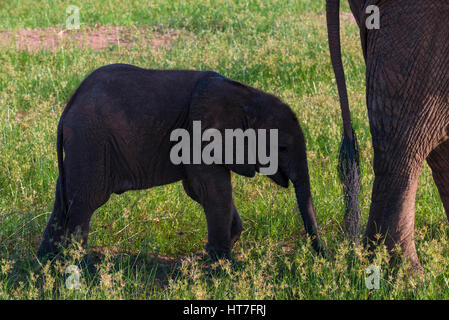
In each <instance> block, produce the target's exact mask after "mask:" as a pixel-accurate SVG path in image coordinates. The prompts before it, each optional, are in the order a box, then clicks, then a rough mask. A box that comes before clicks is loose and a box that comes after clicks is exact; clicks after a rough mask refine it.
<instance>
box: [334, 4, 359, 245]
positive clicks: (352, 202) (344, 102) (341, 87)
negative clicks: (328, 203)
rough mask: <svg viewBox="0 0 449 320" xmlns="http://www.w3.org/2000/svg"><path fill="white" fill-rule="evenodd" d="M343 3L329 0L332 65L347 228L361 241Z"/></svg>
mask: <svg viewBox="0 0 449 320" xmlns="http://www.w3.org/2000/svg"><path fill="white" fill-rule="evenodd" d="M339 7H340V1H339V0H327V1H326V19H327V32H328V39H329V50H330V55H331V60H332V67H333V69H334V73H335V78H336V81H337V87H338V94H339V98H340V107H341V116H342V119H343V130H344V132H343V139H342V142H341V146H340V157H339V171H340V172H339V173H340V178H341V180H342V182H343V189H344V190H343V191H344V196H345V204H346V213H345V228H346V231H347V232H348V233H349V235H350V236H351V237H352V239H353V240H354V241H355V242H357V241H358V235H359V220H360V208H359V202H358V197H359V192H360V178H359V176H360V169H359V151H358V145H357V139H356V136H355V133H354V130H353V129H352V124H351V112H350V110H349V103H348V93H347V90H346V83H345V73H344V70H343V63H342V59H341V46H340V17H339V11H340V10H339V9H340V8H339Z"/></svg>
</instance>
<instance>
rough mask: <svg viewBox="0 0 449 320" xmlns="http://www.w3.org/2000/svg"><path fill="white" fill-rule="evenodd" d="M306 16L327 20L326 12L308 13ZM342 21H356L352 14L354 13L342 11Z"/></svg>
mask: <svg viewBox="0 0 449 320" xmlns="http://www.w3.org/2000/svg"><path fill="white" fill-rule="evenodd" d="M306 16H307V17H316V18H320V19H323V21H326V14H325V13H307V14H306ZM340 21H341V22H347V21H351V22H355V18H354V16H353V15H352V13H350V12H340Z"/></svg>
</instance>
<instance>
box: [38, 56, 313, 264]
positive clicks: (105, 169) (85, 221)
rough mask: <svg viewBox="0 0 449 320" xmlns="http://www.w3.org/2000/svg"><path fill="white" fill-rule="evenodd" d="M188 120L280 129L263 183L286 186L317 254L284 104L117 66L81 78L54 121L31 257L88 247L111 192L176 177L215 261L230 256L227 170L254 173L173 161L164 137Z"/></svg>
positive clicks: (206, 81) (198, 76) (246, 90)
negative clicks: (74, 243)
mask: <svg viewBox="0 0 449 320" xmlns="http://www.w3.org/2000/svg"><path fill="white" fill-rule="evenodd" d="M195 120H201V126H202V130H205V129H207V128H216V129H219V130H221V131H222V133H223V130H224V129H235V128H241V129H243V130H245V129H248V128H255V129H279V170H278V171H277V172H276V173H275V174H274V175H272V176H270V178H271V179H272V180H274V181H275V182H276V183H277V184H279V185H281V186H283V187H288V184H289V181H292V183H293V185H294V187H295V191H296V196H297V202H298V206H299V209H300V212H301V215H302V217H303V220H304V225H305V228H306V231H307V232H308V234H309V235H310V236H311V237H312V244H313V246H314V248H315V249H316V250H317V251H319V252H321V246H320V240H319V238H318V231H317V224H316V220H315V213H314V210H313V204H312V196H311V193H310V183H309V174H308V167H307V159H306V146H305V142H304V137H303V134H302V131H301V128H300V126H299V124H298V121H297V119H296V116H295V115H294V113H293V112H292V111H291V109H290V108H289V107H288V106H287V105H286V104H284V103H282V102H281V101H280V100H279V99H277V98H276V97H274V96H272V95H269V94H266V93H263V92H262V91H260V90H257V89H254V88H251V87H249V86H246V85H243V84H241V83H238V82H235V81H232V80H229V79H227V78H225V77H222V76H220V75H219V74H217V73H215V72H207V71H204V72H203V71H180V70H147V69H141V68H138V67H135V66H130V65H123V64H116V65H108V66H104V67H101V68H99V69H97V70H95V71H94V72H93V73H92V74H91V75H89V76H88V77H87V78H86V79H85V80H84V81H83V83H82V84H81V85H80V86H79V88H78V89H77V90H76V92H75V94H74V95H73V96H72V98H71V99H70V101H69V103H68V105H67V107H66V109H65V110H64V112H63V114H62V116H61V119H60V122H59V126H58V142H57V145H58V163H59V178H58V182H57V185H56V199H55V204H54V208H53V212H52V214H51V217H50V220H49V222H48V225H47V227H46V229H45V231H44V236H43V241H42V243H41V246H40V248H39V251H38V255H39V256H45V255H47V254H56V253H57V252H58V250H59V249H60V246H61V245H62V246H64V245H67V240H64V239H68V238H71V237H72V236H75V237H77V239H78V240H80V241H82V243H83V245H84V246H85V247H87V242H88V233H89V223H90V219H91V216H92V214H93V213H94V211H95V210H96V209H97V208H99V207H100V206H102V205H103V204H104V203H105V202H106V201H107V200H108V199H109V197H110V195H111V194H112V193H117V194H120V193H123V192H125V191H127V190H138V189H147V188H151V187H154V186H160V185H165V184H169V183H173V182H176V181H179V180H181V181H182V184H183V186H184V189H185V191H186V193H187V194H188V195H189V196H190V197H191V198H192V199H194V200H195V201H197V202H198V203H200V204H201V206H202V207H203V208H204V212H205V214H206V220H207V227H208V244H207V246H206V249H207V251H208V252H209V254H210V255H211V256H212V257H213V258H219V257H229V255H230V253H231V248H232V246H233V244H234V243H235V241H237V240H238V239H239V237H240V233H241V230H242V222H241V220H240V217H239V214H238V212H237V209H236V207H235V205H234V202H233V198H232V185H231V172H230V171H234V172H236V173H238V174H241V175H244V176H248V177H253V176H254V175H255V172H256V171H258V169H259V168H260V166H259V165H258V164H247V163H245V164H241V165H218V164H212V165H204V164H201V165H193V164H191V165H188V164H180V165H174V164H172V162H171V161H170V150H171V148H172V146H173V145H174V144H175V143H176V142H170V134H171V132H172V131H173V130H174V129H177V128H184V129H186V130H189V132H190V133H191V130H192V122H193V121H195ZM191 136H192V133H191ZM223 136H224V135H223ZM267 140H268V141H269V139H267ZM63 150H64V151H65V157H64V159H63ZM267 150H269V149H267Z"/></svg>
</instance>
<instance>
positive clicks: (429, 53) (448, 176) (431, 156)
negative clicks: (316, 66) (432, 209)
mask: <svg viewBox="0 0 449 320" xmlns="http://www.w3.org/2000/svg"><path fill="white" fill-rule="evenodd" d="M349 4H350V7H351V10H352V12H353V15H354V17H355V19H356V21H357V23H358V26H359V29H360V38H361V44H362V49H363V54H364V58H365V63H366V90H367V92H366V102H367V107H368V117H369V124H370V130H371V134H372V141H373V148H374V161H373V166H374V174H375V179H374V185H373V191H372V202H371V208H370V213H369V219H368V224H367V228H366V231H365V240H366V241H367V243H369V244H370V245H371V244H373V243H374V240H375V239H376V234H380V235H381V236H382V237H383V239H384V240H385V243H386V245H387V247H388V248H389V249H390V250H391V249H393V248H394V247H395V245H396V244H399V245H400V246H401V248H402V252H403V254H404V255H405V256H406V257H407V258H408V259H410V261H411V263H412V265H413V266H414V267H415V268H416V269H417V270H419V271H422V267H421V265H420V263H419V259H418V256H417V254H416V249H415V242H414V220H415V195H416V189H417V181H418V175H419V173H420V171H421V168H422V165H423V162H424V161H427V163H428V164H429V166H430V168H431V169H432V174H433V178H434V181H435V183H436V185H437V187H438V191H439V193H440V197H441V200H442V202H443V205H444V208H445V210H446V214H447V215H448V217H449V23H448V17H449V2H448V1H447V0H441V1H439V0H395V1H393V0H391V1H388V0H385V1H382V0H349ZM370 5H375V6H377V8H378V9H379V11H378V12H379V17H380V20H379V22H380V25H379V28H378V29H368V28H367V27H366V19H367V18H372V13H373V12H370V10H367V7H368V6H370ZM371 8H372V7H371ZM368 9H370V8H368ZM367 11H368V13H367ZM326 12H327V25H328V36H329V48H330V54H331V59H332V65H333V68H334V72H335V76H336V80H337V85H338V92H339V97H340V105H341V109H342V117H343V123H344V140H343V142H342V150H343V152H342V154H343V158H342V159H341V160H342V164H343V170H342V172H343V173H345V175H344V177H345V178H346V180H345V181H344V182H345V190H346V191H347V199H348V204H349V208H348V209H347V219H346V221H349V222H352V223H353V225H351V223H349V229H350V230H352V231H353V232H354V231H356V230H357V228H356V227H355V226H354V223H357V221H358V219H357V217H358V205H357V194H356V193H357V191H358V189H357V187H354V185H357V183H354V181H357V179H358V177H357V170H352V168H354V167H356V166H357V156H356V155H357V150H356V139H355V136H354V135H353V131H352V126H351V121H350V113H349V107H348V99H347V92H346V86H345V79H344V71H343V67H342V61H341V48H340V35H339V0H327V1H326ZM354 155H355V156H354Z"/></svg>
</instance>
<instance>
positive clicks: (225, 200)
mask: <svg viewBox="0 0 449 320" xmlns="http://www.w3.org/2000/svg"><path fill="white" fill-rule="evenodd" d="M183 186H184V189H185V191H186V193H187V194H188V195H189V196H190V197H191V198H192V199H194V200H195V201H197V202H198V203H200V204H201V206H202V207H203V209H204V213H205V214H206V220H207V230H208V243H207V244H206V250H207V252H208V253H209V255H210V256H211V258H212V259H219V258H230V255H231V249H232V246H233V244H234V243H235V241H237V240H238V239H239V237H240V233H241V230H242V226H241V224H242V223H241V220H240V217H239V215H238V212H237V210H236V208H235V206H234V202H233V199H232V184H231V176H230V173H229V171H228V170H227V169H225V168H223V167H219V166H199V167H193V166H192V167H190V168H189V169H188V179H186V180H184V181H183Z"/></svg>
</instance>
